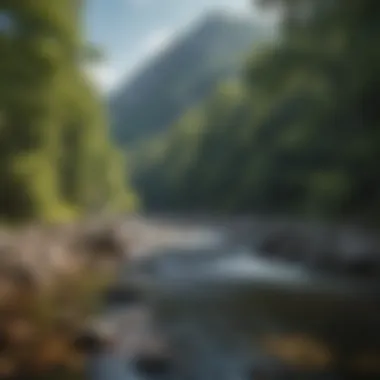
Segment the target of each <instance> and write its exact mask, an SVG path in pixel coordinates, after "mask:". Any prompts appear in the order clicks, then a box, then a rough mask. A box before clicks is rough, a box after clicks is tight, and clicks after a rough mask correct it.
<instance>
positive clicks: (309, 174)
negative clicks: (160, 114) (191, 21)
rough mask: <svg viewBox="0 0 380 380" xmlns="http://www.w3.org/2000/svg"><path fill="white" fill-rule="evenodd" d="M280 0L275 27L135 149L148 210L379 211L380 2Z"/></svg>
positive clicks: (370, 215)
mask: <svg viewBox="0 0 380 380" xmlns="http://www.w3.org/2000/svg"><path fill="white" fill-rule="evenodd" d="M260 3H261V5H262V6H263V7H264V6H267V7H276V6H279V5H281V6H282V19H281V24H280V34H279V38H277V39H276V40H275V41H273V42H272V43H267V44H266V46H265V48H262V49H260V50H258V49H255V51H254V52H253V53H252V54H251V57H250V59H249V60H248V62H247V64H246V67H245V72H244V81H242V82H243V83H237V82H236V83H234V82H232V83H225V84H222V85H221V86H220V88H219V89H218V91H216V93H215V94H214V95H213V96H211V97H210V98H209V99H208V100H207V101H206V102H204V103H203V104H202V105H201V106H197V107H194V108H193V109H191V110H189V111H188V112H187V113H186V114H185V115H183V116H182V117H181V118H180V119H179V120H178V121H177V122H176V123H174V125H172V127H171V128H170V130H169V132H168V133H167V134H165V135H163V136H160V137H158V138H155V139H154V140H150V141H149V143H147V144H146V145H145V147H144V149H140V150H139V151H138V152H137V153H135V154H134V155H133V157H132V159H133V168H134V169H133V182H134V184H135V185H136V188H137V190H138V192H139V193H140V195H141V197H142V199H143V201H144V203H145V206H146V208H147V209H150V210H177V211H196V210H203V211H205V210H208V211H214V212H255V213H286V214H288V215H289V214H292V215H308V216H312V217H321V218H336V219H344V220H348V219H350V220H355V221H359V220H366V221H375V222H378V221H379V220H380V218H379V216H380V212H379V211H380V210H379V209H380V176H379V168H378V163H379V158H380V150H379V146H380V129H379V127H380V125H379V122H380V111H379V110H380V50H379V48H378V44H379V42H380V2H379V1H378V0H336V1H331V2H330V1H329V2H327V1H319V0H309V1H306V0H305V1H298V2H297V1H286V0H278V1H261V2H260Z"/></svg>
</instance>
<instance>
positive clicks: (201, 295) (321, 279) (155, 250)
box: [87, 225, 380, 380]
mask: <svg viewBox="0 0 380 380" xmlns="http://www.w3.org/2000/svg"><path fill="white" fill-rule="evenodd" d="M149 231H150V232H151V233H150V235H149V234H146V235H145V238H144V239H143V240H144V244H142V245H140V246H139V247H136V249H135V251H136V256H138V257H140V258H141V257H143V256H144V254H145V253H146V254H149V257H150V256H154V255H156V259H154V260H151V259H148V260H149V262H151V263H152V262H153V263H154V265H153V266H150V269H149V270H150V272H149V273H148V274H147V273H138V275H137V276H136V277H138V278H139V280H140V281H142V282H144V284H145V286H146V289H147V291H148V293H149V294H150V295H152V298H153V299H154V302H153V304H154V308H153V311H154V318H153V314H152V310H151V309H149V307H147V306H146V305H136V306H128V307H119V306H118V307H111V306H110V307H109V308H108V309H107V310H105V311H104V314H103V315H102V316H99V318H98V319H97V320H96V321H95V322H94V323H95V324H96V329H98V330H103V331H104V332H105V333H106V334H108V335H111V336H113V337H115V341H116V344H115V347H114V348H113V350H112V352H103V353H100V354H97V355H94V356H93V357H91V358H90V359H89V362H88V367H87V370H88V376H89V378H90V379H96V380H105V379H115V380H119V379H120V380H133V379H136V380H140V379H141V380H142V379H144V377H141V375H139V374H137V373H135V371H134V365H133V363H134V359H135V355H136V353H137V354H138V353H139V352H141V350H143V349H144V348H146V347H147V346H151V345H152V342H153V345H154V342H157V341H161V340H162V337H160V336H158V335H159V333H160V332H163V333H164V334H165V335H166V336H169V337H170V338H171V340H170V344H171V346H172V347H174V350H175V357H176V360H177V361H178V362H181V363H182V364H181V366H182V368H181V369H179V370H178V369H177V374H176V375H175V377H174V378H173V377H171V378H170V379H172V380H177V379H178V380H179V379H181V380H182V379H189V380H209V379H215V380H217V379H218V380H238V379H239V380H245V379H247V380H248V379H249V377H248V375H247V374H248V372H249V371H250V368H251V366H252V364H253V363H254V362H255V359H256V362H257V364H258V367H260V364H263V363H264V359H265V360H266V359H267V358H266V357H265V358H264V357H261V356H260V355H261V352H260V347H259V346H258V345H257V346H255V344H252V342H256V341H259V340H260V339H261V337H262V335H263V334H262V333H263V332H265V334H266V335H268V334H273V333H276V334H278V333H279V332H281V333H283V332H291V333H302V334H305V333H306V334H310V333H312V334H314V336H317V337H322V338H323V339H324V340H325V341H326V340H327V341H328V343H331V344H337V345H338V347H339V349H341V348H342V347H346V346H349V345H353V344H355V345H361V344H367V343H368V342H369V340H371V339H372V342H375V343H376V342H377V341H378V342H380V336H378V335H379V334H380V331H379V330H380V328H379V327H380V324H379V322H380V308H379V303H378V302H377V303H374V302H373V299H372V298H371V297H372V296H373V293H372V288H369V287H368V286H367V285H366V284H361V283H357V282H353V281H349V280H346V279H340V280H339V281H338V280H337V279H335V278H332V277H328V276H321V275H316V274H313V273H310V272H308V271H306V270H305V268H303V267H302V266H297V265H295V264H292V265H287V264H283V263H277V264H276V263H273V262H268V261H266V260H262V259H260V258H258V257H255V255H254V252H252V251H250V250H249V249H246V248H244V247H238V246H231V245H229V244H228V243H227V242H226V241H225V240H224V236H223V231H221V230H220V231H218V230H217V229H215V228H210V229H205V228H203V229H189V228H187V229H175V228H172V229H168V228H163V227H162V226H160V225H158V226H157V225H155V226H153V227H152V226H150V230H149ZM152 268H153V269H152ZM127 276H130V270H129V268H126V269H125V270H123V269H122V270H121V271H120V279H119V281H120V282H123V281H124V280H126V278H123V277H127ZM343 324H345V327H344V326H343ZM374 330H376V333H375V334H374V333H373V332H374ZM346 338H347V339H346ZM255 350H256V351H257V352H256V355H252V352H254V351H255ZM269 367H271V369H272V370H273V369H274V368H275V365H274V364H271V365H270V366H269ZM273 376H274V377H269V378H276V379H277V378H282V377H280V376H279V375H278V374H277V376H275V375H273ZM325 376H326V375H323V379H325V378H326V377H325ZM257 378H259V377H257ZM290 378H295V377H290ZM297 378H300V377H297ZM305 378H309V377H305ZM165 379H166V378H165Z"/></svg>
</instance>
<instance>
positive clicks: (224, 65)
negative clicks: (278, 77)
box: [109, 11, 270, 146]
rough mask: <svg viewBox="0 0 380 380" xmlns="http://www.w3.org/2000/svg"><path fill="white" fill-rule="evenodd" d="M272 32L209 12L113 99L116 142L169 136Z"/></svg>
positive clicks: (111, 104) (112, 122) (111, 107)
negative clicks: (170, 130) (257, 44)
mask: <svg viewBox="0 0 380 380" xmlns="http://www.w3.org/2000/svg"><path fill="white" fill-rule="evenodd" d="M269 34H270V33H269V32H268V30H267V29H265V28H264V27H262V26H259V25H257V24H255V23H253V22H252V21H251V20H248V19H242V18H241V17H238V16H233V15H231V14H229V13H225V12H221V11H217V12H212V13H209V14H207V16H206V17H204V18H202V19H201V20H200V21H199V22H198V23H196V24H195V25H194V26H193V28H191V29H190V30H188V31H186V32H184V33H183V34H182V35H181V36H179V37H178V39H177V40H175V41H174V42H173V43H172V44H171V45H170V46H169V47H168V48H167V49H166V50H165V51H163V52H161V53H160V54H159V55H158V56H156V57H154V58H153V59H152V60H150V61H149V62H148V63H147V64H146V65H145V67H144V68H142V69H141V70H140V72H139V73H138V74H137V75H136V76H135V77H134V78H133V79H132V80H131V81H128V82H127V83H125V84H124V85H122V86H121V87H120V88H119V89H117V91H116V92H115V93H114V94H113V95H112V96H111V97H110V99H109V110H110V117H111V131H112V135H113V137H114V139H115V140H116V141H117V142H118V143H119V144H121V145H128V146H132V145H134V144H135V143H138V142H140V141H142V140H145V139H147V138H150V137H154V136H157V135H158V134H160V133H162V132H165V131H166V130H167V129H168V128H169V126H170V125H171V124H172V123H173V122H174V121H175V120H176V119H178V118H179V117H180V116H181V115H183V113H184V112H185V111H186V110H187V109H189V108H190V107H192V106H194V105H196V104H198V103H199V102H201V101H203V100H204V99H205V98H207V97H208V96H209V95H210V94H211V93H212V92H213V90H214V89H215V87H216V86H217V84H219V83H220V82H221V81H222V80H225V79H229V78H233V77H236V76H238V74H239V73H240V71H241V66H242V64H243V62H244V61H245V57H246V55H247V54H248V52H250V51H251V50H252V46H253V44H254V43H255V42H259V41H262V40H264V39H265V38H266V37H268V35H269Z"/></svg>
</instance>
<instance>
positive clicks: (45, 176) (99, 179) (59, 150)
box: [0, 0, 134, 221]
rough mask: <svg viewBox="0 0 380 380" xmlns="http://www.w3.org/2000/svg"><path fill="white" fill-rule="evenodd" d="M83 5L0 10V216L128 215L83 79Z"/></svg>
mask: <svg viewBox="0 0 380 380" xmlns="http://www.w3.org/2000/svg"><path fill="white" fill-rule="evenodd" d="M83 6H84V3H83V1H79V0H60V1H52V0H38V1H28V0H17V1H14V0H2V1H1V4H0V17H1V19H0V56H1V60H0V113H1V120H0V123H1V126H0V152H1V153H0V155H1V158H0V178H1V184H0V217H1V219H2V220H7V221H9V220H28V219H37V220H48V221H61V220H67V219H70V218H72V217H76V216H78V215H82V214H83V213H89V212H108V211H112V210H117V211H120V210H123V209H129V208H131V207H132V206H133V203H134V195H133V193H132V192H131V191H130V190H129V188H128V186H125V181H124V179H123V176H124V168H123V166H124V164H123V160H124V159H123V157H122V155H120V153H119V152H118V151H116V150H115V149H114V147H112V145H111V144H110V142H109V141H110V140H109V138H108V127H107V115H106V113H105V112H104V110H103V109H102V107H101V103H100V102H101V99H100V98H99V97H98V96H97V94H96V91H95V90H94V88H93V87H92V85H91V84H90V83H89V81H88V80H86V77H85V76H84V75H83V67H84V65H85V64H86V62H88V60H92V59H96V58H97V57H98V56H99V54H97V50H96V49H95V48H94V47H92V46H89V45H88V44H87V43H86V41H85V40H84V38H83V33H82V25H83V22H82V19H81V18H82V13H83V9H82V8H83Z"/></svg>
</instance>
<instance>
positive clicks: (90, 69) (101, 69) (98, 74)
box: [85, 63, 119, 92]
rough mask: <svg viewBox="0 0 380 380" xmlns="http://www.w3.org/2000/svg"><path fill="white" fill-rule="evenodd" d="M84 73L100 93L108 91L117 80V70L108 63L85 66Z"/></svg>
mask: <svg viewBox="0 0 380 380" xmlns="http://www.w3.org/2000/svg"><path fill="white" fill-rule="evenodd" d="M85 73H86V74H87V75H88V76H89V78H90V80H91V81H92V82H93V83H94V84H95V85H96V86H97V87H98V88H99V90H100V91H101V92H108V91H110V90H111V89H112V88H113V87H114V85H115V84H116V83H117V81H118V79H119V78H118V77H119V75H118V72H117V70H115V69H114V68H113V67H112V66H111V65H110V64H108V63H102V64H97V65H90V66H87V67H86V68H85Z"/></svg>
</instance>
